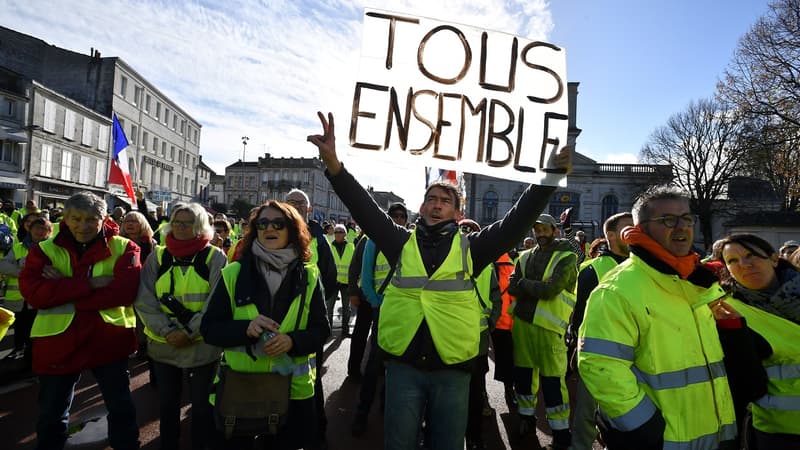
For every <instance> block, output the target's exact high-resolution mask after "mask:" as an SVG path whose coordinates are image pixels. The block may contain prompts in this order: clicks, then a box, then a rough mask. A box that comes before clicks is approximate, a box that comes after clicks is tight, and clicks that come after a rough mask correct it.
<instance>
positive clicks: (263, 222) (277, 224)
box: [253, 217, 286, 231]
mask: <svg viewBox="0 0 800 450" xmlns="http://www.w3.org/2000/svg"><path fill="white" fill-rule="evenodd" d="M253 223H254V224H255V226H256V228H257V229H259V230H261V231H264V230H266V229H267V228H268V227H269V226H270V225H272V229H273V230H277V231H280V230H282V229H284V228H285V227H286V219H284V218H283V217H278V218H276V219H267V218H266V217H262V218H260V219H257V220H255V221H254V222H253Z"/></svg>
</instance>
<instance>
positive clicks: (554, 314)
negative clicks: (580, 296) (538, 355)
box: [519, 251, 575, 335]
mask: <svg viewBox="0 0 800 450" xmlns="http://www.w3.org/2000/svg"><path fill="white" fill-rule="evenodd" d="M531 254H532V252H530V251H527V252H525V253H523V254H522V256H520V261H519V265H520V273H522V274H524V273H525V265H526V264H527V263H528V260H529V259H530V257H531ZM571 254H572V252H569V251H555V252H553V254H552V255H551V256H550V261H548V262H547V267H545V269H544V274H542V280H547V279H549V278H551V277H552V276H553V271H554V270H555V269H556V266H558V262H559V261H561V260H562V259H563V258H566V257H568V256H569V255H571ZM573 290H574V287H573ZM573 309H575V293H574V292H570V291H569V290H567V289H564V290H562V291H561V292H559V293H558V294H556V296H555V297H554V298H547V299H545V298H543V299H539V301H538V302H536V311H535V312H534V313H533V324H534V325H536V326H538V327H542V328H544V329H546V330H550V331H553V332H555V333H558V334H560V335H563V334H564V333H565V332H566V330H567V325H569V316H570V314H572V310H573Z"/></svg>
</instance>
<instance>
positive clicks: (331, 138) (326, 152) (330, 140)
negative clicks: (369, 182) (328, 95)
mask: <svg viewBox="0 0 800 450" xmlns="http://www.w3.org/2000/svg"><path fill="white" fill-rule="evenodd" d="M317 116H319V121H320V122H321V123H322V134H321V135H319V134H312V135H309V136H308V137H307V138H306V140H307V141H308V142H311V143H312V144H314V145H316V146H317V149H318V150H319V158H320V159H321V160H322V162H324V163H325V167H327V169H328V172H330V174H331V175H333V176H336V175H337V174H338V173H339V171H340V170H342V163H341V162H340V161H339V157H338V156H336V136H335V135H334V127H333V114H331V113H328V120H325V115H324V114H322V112H321V111H317Z"/></svg>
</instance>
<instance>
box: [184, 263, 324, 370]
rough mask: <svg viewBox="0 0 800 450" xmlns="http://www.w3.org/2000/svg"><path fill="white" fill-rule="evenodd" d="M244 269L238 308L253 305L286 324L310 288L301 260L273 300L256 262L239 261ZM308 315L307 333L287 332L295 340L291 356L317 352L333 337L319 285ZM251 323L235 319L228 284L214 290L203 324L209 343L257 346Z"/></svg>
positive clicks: (289, 273)
mask: <svg viewBox="0 0 800 450" xmlns="http://www.w3.org/2000/svg"><path fill="white" fill-rule="evenodd" d="M238 262H239V263H240V264H241V265H242V267H241V270H240V272H239V277H238V279H237V280H236V290H235V293H236V298H235V300H236V302H237V305H246V304H250V303H253V304H255V305H256V307H257V308H258V311H259V313H261V314H263V315H265V316H267V317H269V318H271V319H273V320H275V321H276V322H278V323H282V322H283V320H284V319H285V318H286V313H287V312H288V310H289V306H290V304H291V302H292V300H294V298H295V297H296V296H297V295H298V294H300V293H301V292H302V291H303V290H304V289H305V288H306V282H307V279H306V273H305V269H304V267H303V265H302V264H300V262H299V261H295V262H294V263H292V264H291V265H290V267H289V270H288V272H287V274H286V277H284V279H283V282H282V283H281V286H280V287H279V288H278V291H277V292H276V293H275V297H274V298H271V296H270V293H269V289H268V288H267V284H266V282H265V281H264V278H263V277H262V276H261V274H260V273H259V272H258V268H257V267H256V264H255V261H254V259H253V258H252V257H251V258H246V259H241V260H239V261H238ZM306 301H309V302H311V304H310V310H309V315H308V326H307V327H306V329H305V330H295V331H292V332H290V333H287V334H288V335H289V337H291V338H292V343H293V345H292V349H291V350H290V351H289V355H290V356H301V355H309V354H311V353H314V352H316V351H317V350H318V349H319V347H320V346H322V344H323V343H324V342H325V340H326V339H327V338H328V336H329V335H330V334H331V329H330V326H329V325H328V320H327V318H326V315H325V302H324V301H323V298H322V291H321V289H320V285H319V283H318V284H317V287H316V288H315V289H314V293H313V295H312V296H311V298H307V299H306ZM249 324H250V321H249V320H233V310H232V309H231V304H230V298H229V297H228V291H227V289H226V288H225V283H224V282H222V280H221V279H220V282H219V283H217V285H216V286H215V287H214V291H213V293H212V294H211V299H210V300H209V302H208V309H207V310H206V313H205V315H204V316H203V321H202V322H201V324H200V332H201V333H202V335H203V339H205V341H206V342H207V343H208V344H211V345H216V346H219V347H236V346H239V345H250V344H254V343H255V342H256V341H257V340H258V339H257V338H250V337H248V336H247V326H248V325H249Z"/></svg>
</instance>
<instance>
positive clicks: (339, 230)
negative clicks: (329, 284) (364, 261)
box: [325, 223, 356, 337]
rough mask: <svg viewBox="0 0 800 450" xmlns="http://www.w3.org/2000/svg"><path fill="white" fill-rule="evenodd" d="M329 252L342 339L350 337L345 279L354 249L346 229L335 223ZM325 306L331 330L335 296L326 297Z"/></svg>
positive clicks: (348, 305) (348, 306) (348, 304)
mask: <svg viewBox="0 0 800 450" xmlns="http://www.w3.org/2000/svg"><path fill="white" fill-rule="evenodd" d="M331 250H332V252H331V253H333V261H334V264H336V283H337V288H336V292H337V293H338V294H339V298H340V299H341V300H342V337H350V302H349V298H350V297H349V296H348V295H347V277H348V269H349V268H350V262H351V261H352V260H353V254H355V251H356V247H355V245H353V243H352V242H349V241H348V240H347V228H346V227H345V226H344V225H342V224H341V223H337V224H336V225H335V226H334V227H333V242H331ZM325 304H326V306H327V308H328V322H329V323H330V324H331V328H333V310H334V308H335V307H336V296H335V295H330V296H328V299H327V300H326V301H325Z"/></svg>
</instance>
